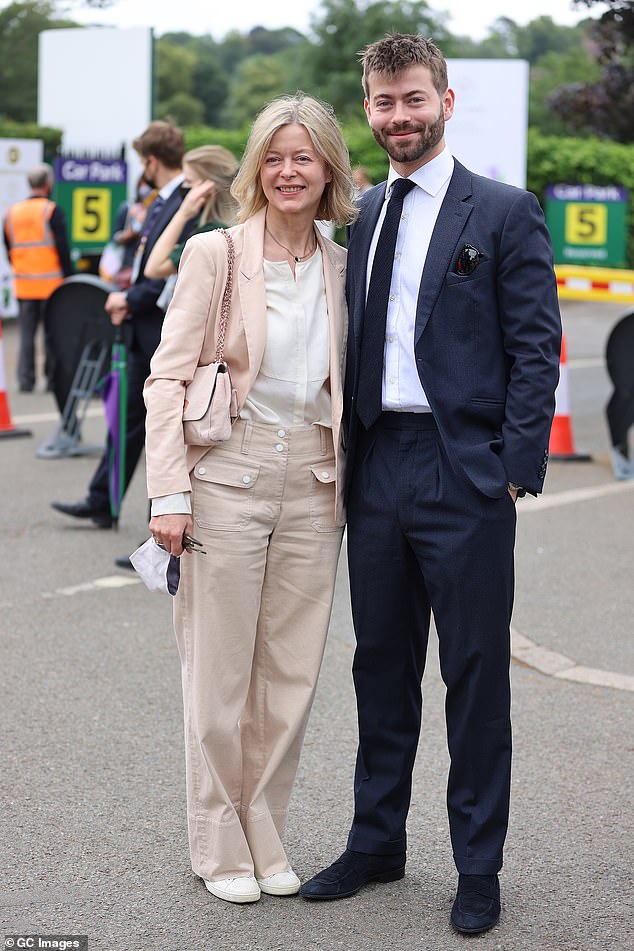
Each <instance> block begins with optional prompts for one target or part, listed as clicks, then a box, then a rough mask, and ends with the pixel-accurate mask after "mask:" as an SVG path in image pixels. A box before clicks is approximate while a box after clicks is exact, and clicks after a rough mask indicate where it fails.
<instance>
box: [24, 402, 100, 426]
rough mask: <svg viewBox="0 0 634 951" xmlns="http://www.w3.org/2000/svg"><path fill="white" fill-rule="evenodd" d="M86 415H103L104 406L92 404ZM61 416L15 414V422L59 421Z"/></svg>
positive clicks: (53, 414)
mask: <svg viewBox="0 0 634 951" xmlns="http://www.w3.org/2000/svg"><path fill="white" fill-rule="evenodd" d="M84 415H85V416H103V407H102V406H90V407H89V408H88V409H87V410H86V412H85V414H84ZM60 421H61V416H60V414H59V413H24V414H22V415H19V416H13V422H14V423H18V424H19V425H22V424H23V423H59V422H60Z"/></svg>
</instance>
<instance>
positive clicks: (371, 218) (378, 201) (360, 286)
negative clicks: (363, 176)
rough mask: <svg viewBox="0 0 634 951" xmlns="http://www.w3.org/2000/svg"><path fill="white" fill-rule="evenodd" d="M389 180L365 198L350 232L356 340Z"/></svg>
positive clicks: (352, 312)
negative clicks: (374, 236) (377, 225)
mask: <svg viewBox="0 0 634 951" xmlns="http://www.w3.org/2000/svg"><path fill="white" fill-rule="evenodd" d="M386 188H387V182H384V183H383V184H382V185H377V187H376V188H374V189H373V190H372V191H371V192H370V193H369V194H368V196H367V198H365V201H364V202H363V209H362V212H361V216H360V218H359V220H358V222H357V223H356V224H355V225H354V226H353V228H352V230H351V232H350V241H349V243H348V268H349V269H351V271H352V275H351V276H354V281H355V298H354V304H353V307H352V311H351V314H350V318H351V326H352V331H353V333H354V337H355V340H359V338H360V336H361V329H362V327H363V315H364V313H365V287H366V283H367V273H368V255H369V253H370V245H371V244H372V235H373V234H374V229H375V228H376V223H377V221H378V218H379V214H380V213H381V208H382V207H383V201H384V199H385V189H386Z"/></svg>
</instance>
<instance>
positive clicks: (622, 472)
mask: <svg viewBox="0 0 634 951" xmlns="http://www.w3.org/2000/svg"><path fill="white" fill-rule="evenodd" d="M610 461H611V463H612V471H613V472H614V478H615V479H623V480H625V479H634V460H632V459H628V458H627V457H626V456H624V455H623V453H622V452H619V450H618V449H610Z"/></svg>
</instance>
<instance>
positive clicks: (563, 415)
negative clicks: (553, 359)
mask: <svg viewBox="0 0 634 951" xmlns="http://www.w3.org/2000/svg"><path fill="white" fill-rule="evenodd" d="M548 451H549V456H550V458H551V459H554V460H555V461H556V462H567V461H575V462H588V461H589V460H591V459H592V456H591V455H590V454H589V453H587V452H577V450H576V449H575V442H574V438H573V435H572V420H571V418H570V395H569V390H568V355H567V351H566V337H565V335H562V338H561V357H560V360H559V383H558V385H557V389H556V391H555V417H554V419H553V425H552V429H551V430H550V444H549V447H548Z"/></svg>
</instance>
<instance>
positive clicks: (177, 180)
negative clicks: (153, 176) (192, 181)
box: [159, 173, 185, 201]
mask: <svg viewBox="0 0 634 951" xmlns="http://www.w3.org/2000/svg"><path fill="white" fill-rule="evenodd" d="M184 180H185V176H184V175H183V174H182V173H181V174H180V175H176V176H175V177H174V178H171V179H170V180H169V182H168V183H167V185H163V187H162V188H161V190H160V192H159V195H160V196H161V198H162V199H163V201H167V199H168V198H169V197H170V195H172V194H173V193H174V192H175V191H176V189H177V188H178V186H179V185H182V184H183V182H184Z"/></svg>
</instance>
